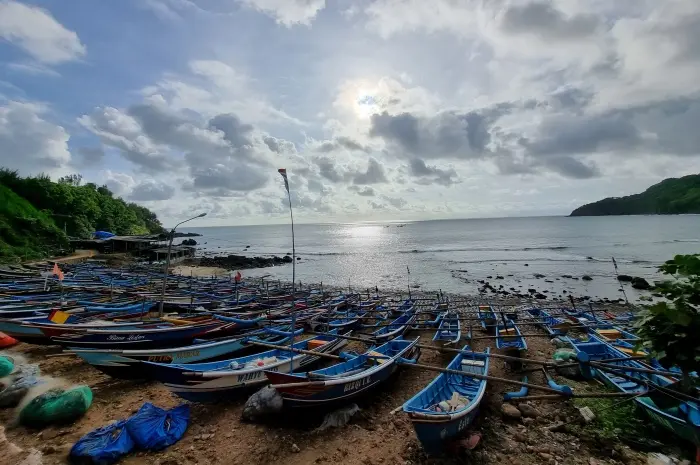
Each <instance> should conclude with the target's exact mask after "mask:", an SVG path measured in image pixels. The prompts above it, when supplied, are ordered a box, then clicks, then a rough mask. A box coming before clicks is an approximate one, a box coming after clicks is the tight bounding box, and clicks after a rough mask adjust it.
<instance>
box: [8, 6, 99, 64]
mask: <svg viewBox="0 0 700 465" xmlns="http://www.w3.org/2000/svg"><path fill="white" fill-rule="evenodd" d="M0 37H1V38H3V39H5V40H7V41H8V42H10V43H13V44H15V45H17V46H18V47H19V48H21V49H23V50H24V51H25V52H27V53H28V54H29V55H31V56H32V57H33V58H34V59H36V60H37V61H39V62H41V63H45V64H50V65H53V64H59V63H64V62H68V61H75V60H78V59H80V58H82V57H83V56H85V54H86V49H85V46H84V45H83V44H82V43H81V42H80V39H79V38H78V35H77V34H76V33H75V32H73V31H71V30H68V29H66V28H65V27H64V26H63V25H62V24H61V23H59V22H58V21H56V20H55V19H54V17H53V16H51V14H50V13H49V12H48V11H46V10H44V9H42V8H39V7H36V6H28V5H25V4H23V3H19V2H15V1H13V0H2V1H0Z"/></svg>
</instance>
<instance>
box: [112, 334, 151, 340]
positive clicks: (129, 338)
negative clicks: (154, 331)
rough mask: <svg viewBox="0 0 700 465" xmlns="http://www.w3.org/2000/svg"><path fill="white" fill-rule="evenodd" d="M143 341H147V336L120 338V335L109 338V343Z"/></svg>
mask: <svg viewBox="0 0 700 465" xmlns="http://www.w3.org/2000/svg"><path fill="white" fill-rule="evenodd" d="M142 339H146V336H143V335H141V334H129V335H125V336H120V335H118V334H110V335H109V336H108V337H107V340H108V341H140V340H142Z"/></svg>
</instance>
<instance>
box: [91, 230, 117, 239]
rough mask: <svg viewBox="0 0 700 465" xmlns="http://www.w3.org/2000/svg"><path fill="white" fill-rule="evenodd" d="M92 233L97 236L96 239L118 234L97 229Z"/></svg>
mask: <svg viewBox="0 0 700 465" xmlns="http://www.w3.org/2000/svg"><path fill="white" fill-rule="evenodd" d="M92 234H93V236H95V239H107V238H109V237H114V236H116V234H114V233H111V232H109V231H95V232H94V233H92Z"/></svg>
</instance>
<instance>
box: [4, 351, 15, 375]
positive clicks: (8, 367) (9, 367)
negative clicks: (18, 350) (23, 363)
mask: <svg viewBox="0 0 700 465" xmlns="http://www.w3.org/2000/svg"><path fill="white" fill-rule="evenodd" d="M14 369H15V363H14V362H13V361H12V359H11V358H10V357H2V356H0V378H4V377H5V376H7V375H9V374H10V373H12V372H13V371H14Z"/></svg>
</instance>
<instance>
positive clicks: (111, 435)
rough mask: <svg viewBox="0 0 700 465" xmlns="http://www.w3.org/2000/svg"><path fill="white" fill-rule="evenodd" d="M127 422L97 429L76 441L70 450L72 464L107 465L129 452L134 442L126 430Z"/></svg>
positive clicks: (123, 421) (122, 421) (119, 422)
mask: <svg viewBox="0 0 700 465" xmlns="http://www.w3.org/2000/svg"><path fill="white" fill-rule="evenodd" d="M126 422H127V420H121V421H118V422H116V423H112V424H111V425H107V426H103V427H102V428H97V429H96V430H93V431H90V432H89V433H88V434H86V435H85V436H83V437H82V438H80V439H78V442H76V443H75V444H74V445H73V447H72V448H71V450H70V454H69V457H70V459H71V461H72V462H79V463H81V464H82V463H90V464H93V465H109V464H111V463H114V462H116V461H117V460H119V458H121V457H122V456H124V455H126V454H128V453H129V452H131V450H132V449H133V448H134V441H133V440H132V439H131V436H129V433H128V432H127V430H126Z"/></svg>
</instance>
